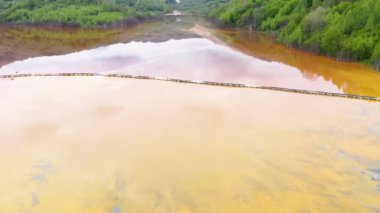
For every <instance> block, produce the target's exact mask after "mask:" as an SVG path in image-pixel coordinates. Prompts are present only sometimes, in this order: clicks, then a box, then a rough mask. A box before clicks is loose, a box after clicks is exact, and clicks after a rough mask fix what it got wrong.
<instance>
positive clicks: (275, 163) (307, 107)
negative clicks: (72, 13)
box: [0, 17, 380, 213]
mask: <svg viewBox="0 0 380 213" xmlns="http://www.w3.org/2000/svg"><path fill="white" fill-rule="evenodd" d="M0 38H1V39H0V66H1V68H0V75H1V74H16V73H17V74H20V73H57V72H58V73H61V72H95V73H123V74H134V75H149V76H155V77H171V78H180V79H189V80H200V81H205V80H211V81H223V82H235V83H246V84H254V85H267V86H280V87H288V88H300V89H311V90H320V91H330V92H338V93H351V94H360V95H371V96H377V97H379V96H380V95H379V94H380V79H379V76H380V75H379V73H377V72H376V71H375V70H372V69H371V68H370V67H367V66H364V65H361V64H357V63H347V62H337V61H334V60H331V59H328V58H325V57H320V56H314V55H312V54H309V53H305V52H302V51H297V50H293V49H289V48H286V47H285V46H283V45H279V44H277V43H276V42H274V41H273V39H271V38H270V37H268V36H265V35H263V34H261V33H258V32H251V31H244V30H226V29H220V28H216V27H213V26H212V25H211V24H209V23H207V22H205V21H204V20H197V18H195V17H167V18H165V19H162V20H156V21H150V22H146V23H143V24H138V25H134V26H130V27H125V28H113V29H97V30H94V29H87V30H85V29H72V28H64V29H61V28H50V29H47V28H34V27H0ZM0 91H1V92H0V100H1V104H0V171H2V175H1V176H0V189H1V190H0V212H111V213H121V212H202V213H203V212H379V211H380V154H379V153H380V103H378V102H370V101H360V100H351V99H342V98H336V97H325V96H312V95H305V94H293V93H286V92H276V91H269V90H257V89H244V88H227V87H210V86H205V85H197V84H180V83H174V82H165V81H148V80H141V79H121V78H112V79H111V78H105V77H102V76H90V77H83V76H82V77H31V78H15V79H10V78H8V79H0Z"/></svg>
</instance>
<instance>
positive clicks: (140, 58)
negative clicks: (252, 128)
mask: <svg viewBox="0 0 380 213" xmlns="http://www.w3.org/2000/svg"><path fill="white" fill-rule="evenodd" d="M0 30H1V31H0V55H1V56H2V57H1V59H0V66H1V68H0V73H1V74H15V73H57V72H96V73H123V74H133V75H148V76H154V77H170V78H179V79H187V80H203V81H205V80H208V81H219V82H234V83H244V84H251V85H256V86H276V87H286V88H292V89H306V90H318V91H325V92H337V93H349V94H356V95H368V96H376V97H380V84H379V82H380V72H377V71H375V70H374V69H372V68H371V67H369V66H366V65H362V64H358V63H349V62H338V61H335V60H332V59H329V58H326V57H321V56H315V55H312V54H309V53H305V52H302V51H298V50H294V49H290V48H287V47H285V46H283V45H280V44H278V43H276V42H275V41H274V40H273V39H272V38H270V37H269V36H266V35H263V34H262V33H259V32H256V31H248V30H232V29H230V30H227V29H219V28H216V27H213V26H212V25H211V24H209V23H207V22H205V21H204V20H198V19H197V18H196V17H182V16H174V17H167V18H165V19H160V20H156V21H151V22H146V23H143V24H138V25H135V26H131V27H124V28H114V29H98V30H94V29H92V30H84V29H81V30H79V29H70V28H66V29H60V28H51V29H46V28H45V29H43V28H33V27H27V28H25V27H3V28H0Z"/></svg>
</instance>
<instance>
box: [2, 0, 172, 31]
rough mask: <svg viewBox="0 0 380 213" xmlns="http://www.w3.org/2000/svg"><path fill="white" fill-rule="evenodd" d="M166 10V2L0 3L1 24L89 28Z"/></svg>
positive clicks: (78, 0)
mask: <svg viewBox="0 0 380 213" xmlns="http://www.w3.org/2000/svg"><path fill="white" fill-rule="evenodd" d="M169 10H170V6H169V2H167V1H166V0H138V1H135V0H115V1H112V0H111V1H110V0H53V1H51V0H19V1H9V0H8V1H5V0H0V20H1V22H3V23H10V24H58V25H75V26H81V27H92V26H99V25H110V24H114V23H120V22H127V21H136V20H140V19H144V18H150V17H155V16H158V15H160V14H163V13H165V12H167V11H169Z"/></svg>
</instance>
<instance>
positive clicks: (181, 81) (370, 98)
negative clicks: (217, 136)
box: [0, 73, 380, 102]
mask: <svg viewBox="0 0 380 213" xmlns="http://www.w3.org/2000/svg"><path fill="white" fill-rule="evenodd" d="M51 76H65V77H70V76H103V77H109V78H129V79H145V80H159V81H170V82H177V83H187V84H201V85H208V86H220V87H234V88H250V89H264V90H274V91H281V92H291V93H300V94H308V95H319V96H330V97H338V98H349V99H359V100H367V101H378V102H380V97H373V96H363V95H354V94H341V93H334V92H323V91H315V90H302V89H290V88H283V87H270V86H254V85H247V84H240V83H226V82H215V81H193V80H184V79H174V78H161V77H152V76H141V75H127V74H101V73H36V74H9V75H0V79H14V78H24V77H51Z"/></svg>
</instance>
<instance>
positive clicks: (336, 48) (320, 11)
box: [0, 0, 380, 70]
mask: <svg viewBox="0 0 380 213" xmlns="http://www.w3.org/2000/svg"><path fill="white" fill-rule="evenodd" d="M179 2H180V3H179V4H178V3H177V1H176V0H0V23H6V24H35V25H41V24H42V25H52V24H53V25H70V26H80V27H94V26H109V25H118V24H123V23H130V22H138V21H141V20H143V19H147V18H153V17H157V16H160V15H162V14H164V13H167V12H169V11H171V10H173V8H176V9H179V10H181V11H183V12H185V13H186V12H187V13H191V14H197V15H202V16H206V17H209V18H212V19H213V20H216V21H217V22H219V23H221V24H223V25H224V26H228V27H243V28H249V29H257V30H260V31H264V32H267V33H270V34H272V35H274V36H275V37H276V38H277V40H278V41H279V42H281V43H284V44H286V45H288V46H290V47H295V48H299V49H303V50H307V51H311V52H313V53H316V54H321V55H326V56H330V57H333V58H336V59H338V60H347V61H359V62H362V63H366V64H371V65H373V66H374V67H375V68H376V69H377V70H380V0H181V1H179Z"/></svg>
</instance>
